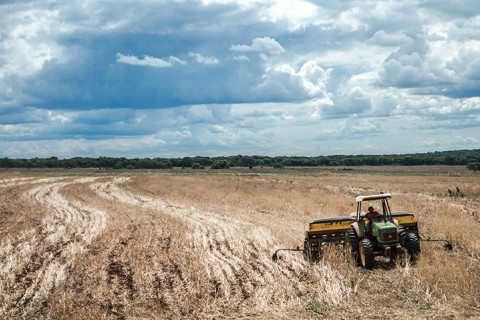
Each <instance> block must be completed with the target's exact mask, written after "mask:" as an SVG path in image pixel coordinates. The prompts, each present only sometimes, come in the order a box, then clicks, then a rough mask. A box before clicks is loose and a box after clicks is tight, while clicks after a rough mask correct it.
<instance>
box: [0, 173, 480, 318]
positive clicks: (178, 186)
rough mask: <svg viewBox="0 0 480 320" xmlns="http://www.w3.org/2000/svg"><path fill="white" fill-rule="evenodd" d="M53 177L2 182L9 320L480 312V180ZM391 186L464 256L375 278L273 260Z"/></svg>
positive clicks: (441, 254) (330, 263)
mask: <svg viewBox="0 0 480 320" xmlns="http://www.w3.org/2000/svg"><path fill="white" fill-rule="evenodd" d="M247 170H248V169H247ZM47 173H48V174H46V173H45V172H44V173H40V174H39V173H38V172H31V173H25V172H23V173H15V172H5V173H3V174H2V175H0V180H1V181H0V182H1V183H0V266H1V268H0V317H1V318H5V319H12V318H14V319H15V318H19V319H22V318H26V319H32V318H42V319H65V318H68V319H164V318H202V319H204V318H209V319H214V318H215V319H224V318H261V319H270V318H283V319H291V318H297V319H298V318H301V319H310V318H327V319H372V318H374V319H375V318H376V319H382V318H399V317H403V318H405V319H411V318H413V319H432V318H438V319H455V318H458V319H463V318H468V317H470V318H480V294H479V290H480V212H479V208H480V178H479V177H478V176H465V175H461V174H452V175H443V176H438V175H417V176H415V175H413V176H409V175H407V176H401V175H383V174H369V173H368V172H364V173H362V174H350V173H349V172H348V170H346V172H344V173H342V172H341V171H340V170H339V171H338V172H322V171H315V172H313V173H312V172H310V174H308V175H303V174H297V175H296V174H292V173H291V172H290V173H289V174H280V173H278V172H277V173H268V172H267V173H264V174H209V175H191V174H184V175H174V174H162V175H160V174H155V173H153V174H145V175H143V174H135V175H128V174H117V175H106V176H104V175H96V174H89V175H88V176H86V175H85V176H82V175H83V174H85V172H77V173H76V174H77V175H75V176H65V175H64V174H65V173H62V174H61V175H58V176H50V175H52V172H47ZM244 173H245V172H244ZM456 187H458V188H460V190H461V191H462V192H463V193H464V194H465V197H463V198H460V197H449V196H448V194H447V190H448V189H455V188H456ZM380 191H385V192H387V191H388V192H391V193H393V194H394V197H393V199H392V201H391V205H392V206H393V209H394V211H407V212H413V213H415V214H416V215H417V217H418V219H419V224H420V232H421V234H422V235H424V236H428V237H440V238H443V237H446V238H448V239H451V241H452V244H453V245H454V250H453V251H452V252H447V251H445V250H443V249H442V247H441V245H439V244H435V243H422V253H421V258H420V260H419V261H418V263H417V265H415V266H412V265H409V264H407V265H406V266H394V267H392V266H390V265H388V264H386V263H378V265H377V267H376V268H375V269H374V270H373V271H366V270H362V269H359V268H356V267H354V266H353V262H352V261H351V258H350V257H349V256H348V255H344V254H343V253H342V250H341V248H340V247H332V248H327V250H326V254H325V257H324V259H323V260H321V261H320V262H319V263H318V264H310V263H308V262H306V261H304V260H303V257H302V255H301V254H299V253H282V255H281V259H280V260H278V261H276V262H275V261H273V260H272V259H271V255H272V253H273V251H274V249H276V248H281V247H295V246H297V245H302V244H303V236H304V235H303V226H304V223H305V222H308V221H310V220H312V219H315V218H319V217H328V216H332V215H339V214H340V215H346V214H348V213H350V212H352V211H354V210H355V207H354V197H355V196H356V195H359V194H373V193H379V192H380Z"/></svg>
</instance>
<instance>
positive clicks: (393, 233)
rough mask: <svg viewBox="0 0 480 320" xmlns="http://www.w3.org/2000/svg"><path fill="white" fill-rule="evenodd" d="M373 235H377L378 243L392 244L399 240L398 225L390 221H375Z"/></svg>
mask: <svg viewBox="0 0 480 320" xmlns="http://www.w3.org/2000/svg"><path fill="white" fill-rule="evenodd" d="M372 234H373V236H375V237H377V240H378V243H379V244H380V245H381V244H391V243H395V242H397V241H398V232H397V226H396V225H395V224H394V223H393V222H390V221H387V222H382V221H375V222H374V224H373V230H372Z"/></svg>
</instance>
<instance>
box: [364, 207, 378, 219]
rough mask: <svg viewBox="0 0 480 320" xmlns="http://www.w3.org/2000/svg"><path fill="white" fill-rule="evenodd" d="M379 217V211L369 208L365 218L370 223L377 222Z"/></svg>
mask: <svg viewBox="0 0 480 320" xmlns="http://www.w3.org/2000/svg"><path fill="white" fill-rule="evenodd" d="M379 215H380V213H378V212H377V211H375V210H374V209H373V207H368V212H367V213H365V218H367V219H368V221H369V222H372V221H373V220H375V219H376V218H377V217H378V216H379Z"/></svg>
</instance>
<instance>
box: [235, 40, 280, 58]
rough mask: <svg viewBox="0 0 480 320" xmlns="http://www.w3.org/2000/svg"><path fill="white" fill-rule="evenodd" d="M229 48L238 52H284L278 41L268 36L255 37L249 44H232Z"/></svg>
mask: <svg viewBox="0 0 480 320" xmlns="http://www.w3.org/2000/svg"><path fill="white" fill-rule="evenodd" d="M230 50H232V51H240V52H242V51H243V52H248V51H256V52H265V53H270V54H279V53H283V52H285V49H284V48H283V47H282V45H281V44H280V43H278V42H277V41H276V40H275V39H273V38H269V37H263V38H255V39H253V40H252V44H251V45H250V46H248V45H244V44H234V45H232V46H231V47H230Z"/></svg>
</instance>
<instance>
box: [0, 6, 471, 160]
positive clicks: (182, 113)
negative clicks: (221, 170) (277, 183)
mask: <svg viewBox="0 0 480 320" xmlns="http://www.w3.org/2000/svg"><path fill="white" fill-rule="evenodd" d="M478 30H480V5H477V4H475V3H471V2H467V1H457V2H455V4H454V5H453V4H447V3H438V2H433V1H422V2H418V1H402V2H398V1H396V2H383V1H382V2H379V1H363V2H356V1H343V2H340V3H339V2H337V1H327V2H322V3H318V2H313V1H300V0H299V1H276V0H268V1H254V0H252V1H250V0H248V1H245V0H238V1H234V0H218V1H216V0H209V1H191V2H188V3H186V2H182V1H159V2H150V1H140V2H136V3H130V2H124V1H88V2H84V1H82V2H81V1H77V0H72V1H68V2H63V1H55V0H54V1H51V0H49V1H43V0H38V1H28V0H27V1H19V2H13V1H4V2H2V3H1V4H0V156H37V155H38V156H49V155H59V156H75V155H119V156H120V155H126V156H128V155H130V156H136V155H149V156H155V155H159V156H162V155H195V154H209V155H213V154H216V153H225V154H237V153H249V154H252V153H260V154H306V155H316V154H332V153H376V152H386V153H395V152H415V151H432V150H444V149H455V148H480V144H479V141H480V130H478V128H479V126H480V100H479V99H480V77H479V74H480V36H479V32H478ZM364 142H365V146H368V148H367V149H365V150H362V148H361V145H362V143H364ZM107 145H111V146H112V147H107ZM372 146H374V147H373V148H372Z"/></svg>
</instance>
